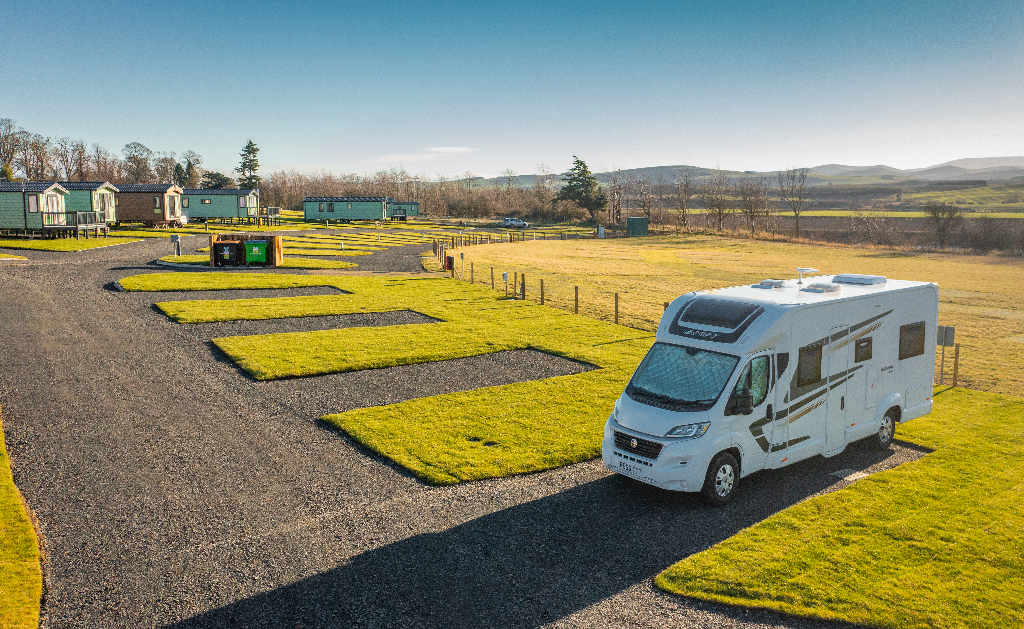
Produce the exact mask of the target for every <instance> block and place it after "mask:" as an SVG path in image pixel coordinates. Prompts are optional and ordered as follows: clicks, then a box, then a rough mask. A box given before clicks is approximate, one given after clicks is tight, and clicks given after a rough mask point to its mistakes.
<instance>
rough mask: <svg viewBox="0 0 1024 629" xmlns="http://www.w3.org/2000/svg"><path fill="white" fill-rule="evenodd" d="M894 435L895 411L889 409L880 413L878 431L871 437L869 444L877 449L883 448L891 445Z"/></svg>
mask: <svg viewBox="0 0 1024 629" xmlns="http://www.w3.org/2000/svg"><path fill="white" fill-rule="evenodd" d="M895 436H896V411H895V410H893V409H891V408H890V409H889V410H887V411H886V412H885V415H882V421H881V422H879V424H878V432H876V433H875V436H874V437H872V438H871V445H873V446H874V447H875V448H876V449H878V450H885V449H886V448H888V447H889V446H890V445H892V439H893V437H895Z"/></svg>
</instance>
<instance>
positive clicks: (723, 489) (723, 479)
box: [701, 452, 740, 507]
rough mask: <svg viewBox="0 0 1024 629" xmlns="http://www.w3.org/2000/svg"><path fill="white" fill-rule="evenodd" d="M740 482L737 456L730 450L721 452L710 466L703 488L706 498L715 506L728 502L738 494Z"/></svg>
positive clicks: (702, 491)
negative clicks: (737, 489)
mask: <svg viewBox="0 0 1024 629" xmlns="http://www.w3.org/2000/svg"><path fill="white" fill-rule="evenodd" d="M739 483H740V465H739V463H738V462H737V461H736V457H734V456H733V455H731V454H729V453H728V452H720V453H719V454H718V456H716V457H715V458H714V459H713V460H712V461H711V465H709V466H708V473H707V476H705V477H704V487H703V488H702V489H701V494H703V496H704V499H705V500H706V501H707V502H708V503H709V504H711V505H712V506H715V507H720V506H722V505H725V504H727V503H728V502H729V501H730V500H732V497H733V496H734V495H736V488H737V487H739Z"/></svg>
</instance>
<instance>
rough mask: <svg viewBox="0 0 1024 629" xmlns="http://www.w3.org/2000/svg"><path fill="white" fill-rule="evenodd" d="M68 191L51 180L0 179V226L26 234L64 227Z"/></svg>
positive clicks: (3, 228)
mask: <svg viewBox="0 0 1024 629" xmlns="http://www.w3.org/2000/svg"><path fill="white" fill-rule="evenodd" d="M67 193H68V191H67V190H66V189H65V188H63V187H62V186H61V185H60V184H59V183H55V182H52V181H0V229H2V230H4V231H7V232H12V231H14V232H22V233H26V234H29V233H33V232H39V233H43V232H44V231H48V230H51V229H53V228H57V227H63V226H65V225H66V224H67V222H68V214H67V211H66V209H65V206H64V197H65V196H66V195H67ZM71 222H72V224H74V222H75V219H74V217H72V219H71Z"/></svg>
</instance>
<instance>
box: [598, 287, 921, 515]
mask: <svg viewBox="0 0 1024 629" xmlns="http://www.w3.org/2000/svg"><path fill="white" fill-rule="evenodd" d="M937 323H938V287H937V286H936V285H935V284H932V283H928V282H912V281H903V280H887V279H886V278H884V277H881V276H873V275H855V274H844V275H835V276H819V277H813V278H803V280H802V281H800V280H765V281H762V282H760V283H758V284H754V285H750V286H736V287H732V288H725V289H718V290H712V291H698V292H693V293H688V294H686V295H683V296H681V297H679V298H677V299H676V300H675V301H673V302H672V303H671V304H670V305H669V307H668V308H667V309H666V311H665V314H664V315H663V317H662V319H661V322H660V324H659V326H658V331H657V337H656V340H655V343H654V345H653V346H652V347H651V349H650V350H649V351H648V353H647V355H646V356H645V357H644V359H643V361H641V363H640V365H639V366H638V367H637V369H636V371H635V372H634V374H633V376H632V378H631V379H630V382H629V384H628V385H627V387H626V389H625V391H623V393H622V395H621V396H620V397H619V399H618V400H617V401H616V403H615V407H614V409H613V411H612V414H611V416H610V417H609V418H608V421H607V423H606V425H605V434H604V441H603V444H602V456H603V459H604V463H605V465H606V466H607V467H608V468H609V469H611V470H613V471H615V472H618V473H620V474H624V475H626V476H629V477H632V478H634V479H636V480H639V481H642V482H645V483H648V484H651V485H655V486H658V487H662V488H664V489H670V490H677V491H688V492H698V491H699V492H701V493H703V494H704V496H705V498H706V499H707V500H708V501H710V502H711V503H713V504H724V503H726V502H728V501H729V500H731V498H732V497H733V496H734V495H735V492H736V488H737V487H738V484H739V480H740V478H742V477H745V476H747V475H749V474H753V473H754V472H757V471H759V470H762V469H772V468H779V467H784V466H786V465H790V464H792V463H795V462H797V461H801V460H803V459H806V458H808V457H811V456H815V455H818V454H821V455H824V456H826V457H828V456H834V455H836V454H839V453H840V452H842V451H843V450H844V449H845V448H846V446H847V445H848V444H849V443H852V442H854V441H857V440H860V439H867V438H870V439H873V440H875V441H876V442H877V444H878V445H880V446H882V447H885V446H888V444H889V442H890V441H891V439H892V437H893V434H894V431H895V426H896V425H897V424H899V423H902V422H905V421H909V420H911V419H914V418H916V417H920V416H922V415H926V414H928V413H929V412H931V408H932V377H933V371H934V362H935V342H936V332H937V327H936V326H937ZM712 464H714V465H712Z"/></svg>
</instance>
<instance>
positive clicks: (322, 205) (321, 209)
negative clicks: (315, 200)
mask: <svg viewBox="0 0 1024 629" xmlns="http://www.w3.org/2000/svg"><path fill="white" fill-rule="evenodd" d="M320 211H321V212H323V211H324V204H323V203H321V204H320Z"/></svg>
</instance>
